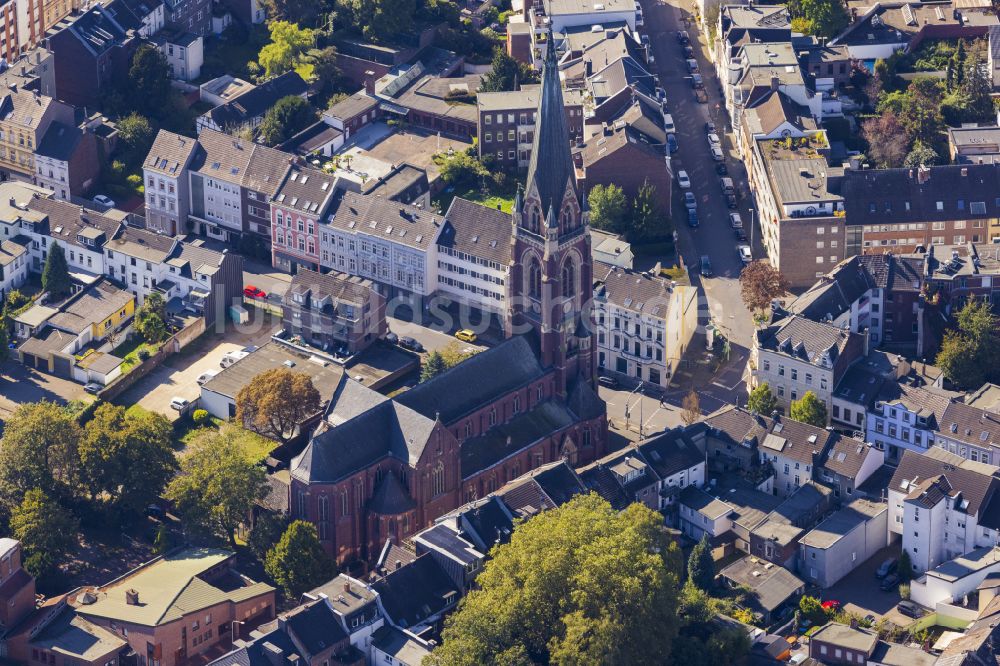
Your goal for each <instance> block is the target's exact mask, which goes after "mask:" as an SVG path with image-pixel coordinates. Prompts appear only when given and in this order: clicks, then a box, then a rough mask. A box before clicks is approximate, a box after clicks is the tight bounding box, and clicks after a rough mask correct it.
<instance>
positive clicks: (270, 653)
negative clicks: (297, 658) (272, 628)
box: [261, 641, 285, 666]
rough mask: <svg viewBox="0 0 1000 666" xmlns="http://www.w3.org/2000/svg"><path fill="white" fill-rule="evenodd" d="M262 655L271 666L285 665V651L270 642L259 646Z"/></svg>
mask: <svg viewBox="0 0 1000 666" xmlns="http://www.w3.org/2000/svg"><path fill="white" fill-rule="evenodd" d="M261 647H262V648H263V650H261V651H262V652H263V653H264V658H265V659H267V662H268V663H269V664H271V666H283V664H284V663H285V651H284V650H282V649H281V648H280V647H278V646H277V645H275V644H274V643H271V642H270V641H265V642H264V645H262V646H261Z"/></svg>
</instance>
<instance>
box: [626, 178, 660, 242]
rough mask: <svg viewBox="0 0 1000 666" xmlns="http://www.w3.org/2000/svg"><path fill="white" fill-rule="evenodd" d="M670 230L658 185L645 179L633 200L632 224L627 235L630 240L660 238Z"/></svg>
mask: <svg viewBox="0 0 1000 666" xmlns="http://www.w3.org/2000/svg"><path fill="white" fill-rule="evenodd" d="M669 231H670V229H668V225H667V224H666V216H665V215H664V214H663V207H662V206H661V205H660V200H659V198H658V197H657V196H656V186H655V185H653V184H652V183H650V182H649V180H645V181H643V183H642V186H640V187H639V191H638V192H636V194H635V199H633V200H632V224H631V225H630V227H629V229H628V230H627V231H626V235H627V236H628V237H629V240H630V241H642V240H651V239H654V238H660V237H662V236H664V235H666V234H668V233H669Z"/></svg>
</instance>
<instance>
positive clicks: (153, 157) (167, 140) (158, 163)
mask: <svg viewBox="0 0 1000 666" xmlns="http://www.w3.org/2000/svg"><path fill="white" fill-rule="evenodd" d="M197 148H198V141H197V140H196V139H192V138H190V137H186V136H182V135H180V134H174V133H173V132H168V131H167V130H160V131H159V132H158V133H157V134H156V140H155V141H153V146H152V147H151V148H150V149H149V153H147V155H146V161H145V163H144V164H143V168H145V169H149V170H150V171H156V172H158V173H161V174H163V175H165V176H170V177H171V178H178V177H180V175H181V172H182V171H183V170H184V168H185V167H186V166H187V165H188V163H189V162H190V161H191V158H192V157H193V156H194V153H195V151H196V150H197Z"/></svg>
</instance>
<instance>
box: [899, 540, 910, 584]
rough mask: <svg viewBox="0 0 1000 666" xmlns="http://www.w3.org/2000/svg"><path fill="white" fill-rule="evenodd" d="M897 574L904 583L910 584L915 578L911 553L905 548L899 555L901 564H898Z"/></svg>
mask: <svg viewBox="0 0 1000 666" xmlns="http://www.w3.org/2000/svg"><path fill="white" fill-rule="evenodd" d="M896 573H897V574H898V575H899V580H900V581H901V582H903V583H906V582H909V580H910V579H911V578H912V577H913V562H912V561H911V560H910V552H909V551H908V550H906V549H905V548H904V549H903V550H902V552H900V553H899V562H897V563H896Z"/></svg>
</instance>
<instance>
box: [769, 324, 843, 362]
mask: <svg viewBox="0 0 1000 666" xmlns="http://www.w3.org/2000/svg"><path fill="white" fill-rule="evenodd" d="M852 337H853V338H856V339H857V340H860V339H861V336H860V335H859V334H857V333H851V332H850V331H846V330H843V329H840V328H837V327H836V326H831V325H830V324H826V323H823V322H817V321H812V320H810V319H806V318H805V317H800V316H797V315H791V316H789V317H786V318H785V319H782V320H780V321H777V322H775V323H773V324H771V325H770V326H768V327H767V328H765V329H762V330H758V331H757V340H758V343H759V345H760V347H761V349H766V350H768V351H771V352H774V353H778V354H783V355H786V356H790V357H792V358H796V359H799V360H801V361H806V362H807V363H812V364H813V365H818V366H823V365H824V364H825V363H826V362H829V364H830V366H833V365H835V364H836V362H837V359H838V357H839V356H840V354H841V353H842V352H843V351H844V350H845V349H846V348H847V346H848V344H849V342H850V340H851V338H852Z"/></svg>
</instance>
